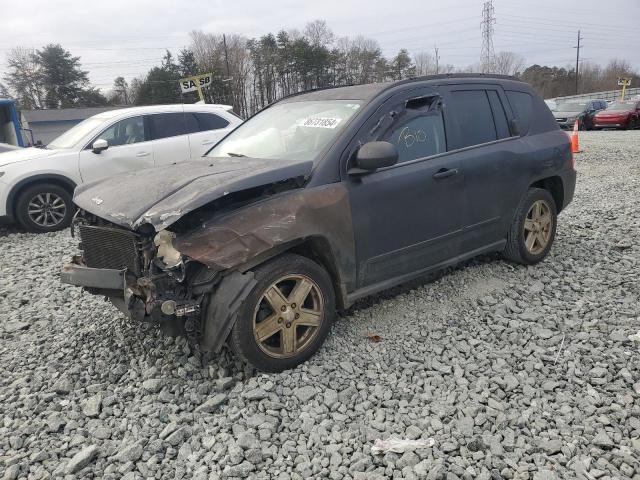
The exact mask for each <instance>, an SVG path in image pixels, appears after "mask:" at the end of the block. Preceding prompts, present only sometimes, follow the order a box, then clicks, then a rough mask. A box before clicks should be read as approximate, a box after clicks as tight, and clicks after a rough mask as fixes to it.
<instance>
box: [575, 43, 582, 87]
mask: <svg viewBox="0 0 640 480" xmlns="http://www.w3.org/2000/svg"><path fill="white" fill-rule="evenodd" d="M580 40H582V37H581V36H580V30H578V45H576V46H575V47H573V48H575V49H576V95H577V94H578V68H579V67H580Z"/></svg>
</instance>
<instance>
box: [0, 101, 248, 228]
mask: <svg viewBox="0 0 640 480" xmlns="http://www.w3.org/2000/svg"><path fill="white" fill-rule="evenodd" d="M240 123H242V119H241V118H240V117H238V116H237V115H235V114H234V113H233V112H232V107H230V106H228V105H207V104H195V105H154V106H148V107H132V108H123V109H118V110H111V111H108V112H103V113H100V114H98V115H95V116H93V117H90V118H88V119H86V120H84V121H83V122H81V123H79V124H78V125H76V126H74V127H73V128H71V129H70V130H68V131H67V132H65V133H63V134H62V135H61V136H59V137H58V138H56V139H55V140H54V141H53V142H51V143H50V144H48V145H47V146H46V147H45V148H24V149H20V150H16V151H10V152H5V153H2V154H0V219H9V220H11V219H15V220H17V221H18V222H19V223H20V224H22V225H23V226H24V227H25V228H26V229H27V230H28V231H31V232H52V231H55V230H60V229H62V228H65V227H67V226H68V225H69V224H70V223H71V219H72V217H73V214H74V210H75V209H74V206H73V202H72V200H71V198H72V196H73V190H74V188H75V187H76V186H77V185H79V184H81V183H87V182H94V181H96V180H100V179H102V178H105V177H109V176H112V175H115V174H117V173H120V172H127V171H131V170H138V169H143V168H149V167H153V166H155V165H166V164H171V163H179V162H184V161H187V160H193V159H197V158H199V157H202V156H203V155H204V154H205V153H206V152H207V151H208V150H209V149H210V148H211V147H212V146H213V145H214V144H216V143H217V142H218V141H219V140H220V139H222V137H224V136H225V135H226V134H227V133H229V132H230V131H231V130H233V129H234V128H235V127H237V126H238V125H239V124H240Z"/></svg>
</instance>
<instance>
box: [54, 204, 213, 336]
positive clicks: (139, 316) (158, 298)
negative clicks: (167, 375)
mask: <svg viewBox="0 0 640 480" xmlns="http://www.w3.org/2000/svg"><path fill="white" fill-rule="evenodd" d="M73 233H74V235H76V236H77V237H78V238H79V239H80V244H79V247H80V254H79V255H75V256H74V257H73V258H72V261H71V262H70V263H68V264H67V265H65V266H64V267H63V269H62V272H61V281H62V282H63V283H68V284H71V285H76V286H81V287H83V288H84V290H86V291H87V292H89V293H92V294H95V295H104V296H105V297H107V298H108V299H109V300H111V302H112V303H113V304H114V305H116V306H117V307H118V308H119V309H120V310H122V311H123V312H124V313H126V314H127V315H128V316H129V317H130V318H131V319H132V320H134V321H140V322H153V323H158V324H160V326H161V327H162V329H163V330H164V331H165V332H166V333H168V334H171V335H178V334H187V335H188V336H190V337H193V339H194V340H197V339H198V338H199V336H200V334H201V331H202V328H201V317H202V309H203V299H204V295H205V293H207V292H210V291H211V290H212V289H213V288H214V287H215V286H216V284H217V283H218V282H219V280H220V278H219V275H218V273H219V272H217V271H214V270H211V269H209V268H206V267H204V266H203V265H202V264H200V263H198V262H194V261H192V260H191V259H189V258H188V257H185V256H183V255H182V254H180V252H178V251H177V250H175V249H174V248H173V246H172V241H173V234H172V233H171V232H169V231H167V230H163V231H161V232H159V233H156V232H155V231H154V230H153V229H152V228H148V229H142V230H139V231H135V232H134V231H131V230H127V229H125V228H122V227H119V226H117V225H114V224H111V223H108V222H105V221H103V220H100V219H98V218H97V217H93V216H92V215H90V214H87V213H86V212H81V215H80V216H78V217H77V218H76V220H75V222H74V225H73Z"/></svg>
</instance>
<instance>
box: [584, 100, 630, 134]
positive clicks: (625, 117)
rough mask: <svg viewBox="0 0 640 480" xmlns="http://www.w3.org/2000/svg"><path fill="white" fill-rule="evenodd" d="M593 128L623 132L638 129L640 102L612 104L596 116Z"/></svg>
mask: <svg viewBox="0 0 640 480" xmlns="http://www.w3.org/2000/svg"><path fill="white" fill-rule="evenodd" d="M594 127H595V128H597V129H601V128H622V129H625V130H626V129H633V128H638V127H640V101H631V102H614V103H612V104H611V105H609V107H608V108H607V109H606V110H603V111H601V112H598V113H597V114H596V116H595V118H594Z"/></svg>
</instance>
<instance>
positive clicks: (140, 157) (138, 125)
mask: <svg viewBox="0 0 640 480" xmlns="http://www.w3.org/2000/svg"><path fill="white" fill-rule="evenodd" d="M97 139H103V140H106V141H107V143H108V144H109V147H108V148H107V149H106V150H103V151H101V152H99V153H94V152H93V150H92V147H91V145H92V144H93V142H94V141H96V140H97ZM153 166H154V160H153V146H152V142H151V141H150V137H149V128H148V125H147V118H146V116H144V115H138V116H135V117H130V118H125V119H123V120H120V121H118V122H116V123H114V124H113V125H111V126H109V127H107V128H106V129H105V130H104V131H103V132H102V133H100V134H99V135H98V136H96V138H94V139H93V140H92V141H91V143H90V144H89V145H87V147H86V148H85V149H84V150H82V151H81V152H80V159H79V167H80V176H81V177H82V181H83V182H84V183H87V182H93V181H96V180H100V179H103V178H106V177H110V176H113V175H116V174H118V173H122V172H130V171H132V170H139V169H142V168H149V167H153Z"/></svg>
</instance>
